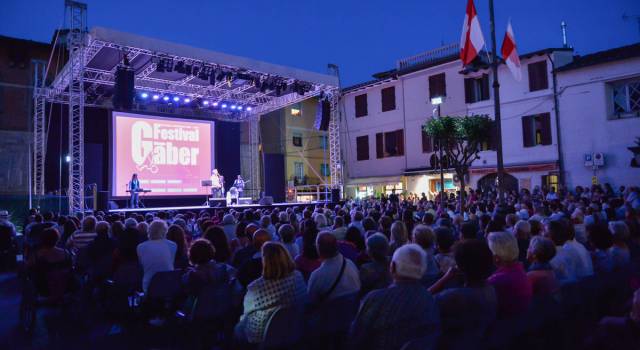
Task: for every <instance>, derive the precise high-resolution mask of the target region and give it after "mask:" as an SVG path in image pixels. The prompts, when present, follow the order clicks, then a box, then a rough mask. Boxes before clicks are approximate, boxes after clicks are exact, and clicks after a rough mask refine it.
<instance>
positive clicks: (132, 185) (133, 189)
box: [129, 174, 142, 208]
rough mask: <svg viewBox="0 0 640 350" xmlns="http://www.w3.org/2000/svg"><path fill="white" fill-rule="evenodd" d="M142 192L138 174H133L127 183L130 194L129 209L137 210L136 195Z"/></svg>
mask: <svg viewBox="0 0 640 350" xmlns="http://www.w3.org/2000/svg"><path fill="white" fill-rule="evenodd" d="M140 190H142V188H140V181H139V180H138V174H133V176H131V181H130V182H129V193H130V194H131V203H130V206H131V208H138V206H139V203H138V193H139V192H140Z"/></svg>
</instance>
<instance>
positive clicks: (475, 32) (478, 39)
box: [460, 0, 484, 66]
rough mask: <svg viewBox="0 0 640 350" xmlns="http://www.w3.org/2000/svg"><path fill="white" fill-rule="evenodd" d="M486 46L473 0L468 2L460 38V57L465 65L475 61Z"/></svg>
mask: <svg viewBox="0 0 640 350" xmlns="http://www.w3.org/2000/svg"><path fill="white" fill-rule="evenodd" d="M483 46H484V37H483V36H482V29H481V28H480V21H478V13H477V12H476V7H475V6H474V5H473V0H469V2H467V13H466V14H465V16H464V23H462V37H461V38H460V59H461V60H462V64H463V65H465V66H466V65H468V64H469V63H471V61H473V59H474V58H476V56H478V52H480V50H481V49H482V47H483Z"/></svg>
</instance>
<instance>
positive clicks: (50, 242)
mask: <svg viewBox="0 0 640 350" xmlns="http://www.w3.org/2000/svg"><path fill="white" fill-rule="evenodd" d="M59 239H60V234H59V233H58V230H56V229H55V228H51V227H49V228H45V229H44V230H42V233H41V234H40V249H38V250H37V251H36V252H35V253H34V254H32V255H31V256H30V257H29V260H28V261H27V267H28V268H29V270H30V273H31V274H32V276H33V280H34V283H35V287H36V291H37V292H38V294H40V295H41V296H45V297H54V298H60V297H62V295H63V294H64V293H65V292H66V291H67V290H68V288H69V287H70V284H71V278H72V260H71V255H70V254H69V253H68V252H67V251H65V250H64V249H61V248H58V247H56V244H57V243H58V240H59ZM61 279H64V280H61Z"/></svg>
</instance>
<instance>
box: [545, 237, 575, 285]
mask: <svg viewBox="0 0 640 350" xmlns="http://www.w3.org/2000/svg"><path fill="white" fill-rule="evenodd" d="M578 259H579V257H578V256H577V254H576V253H575V251H574V250H570V249H565V248H564V247H562V246H556V255H555V256H554V257H553V259H551V261H549V264H551V267H552V268H553V272H555V274H556V277H557V278H558V280H559V281H560V282H569V281H575V280H576V276H577V275H576V264H577V261H578Z"/></svg>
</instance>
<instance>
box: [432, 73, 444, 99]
mask: <svg viewBox="0 0 640 350" xmlns="http://www.w3.org/2000/svg"><path fill="white" fill-rule="evenodd" d="M444 78H445V75H444V73H440V74H436V75H432V76H430V77H429V98H430V99H432V98H434V97H443V96H447V85H446V83H445V80H444Z"/></svg>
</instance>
